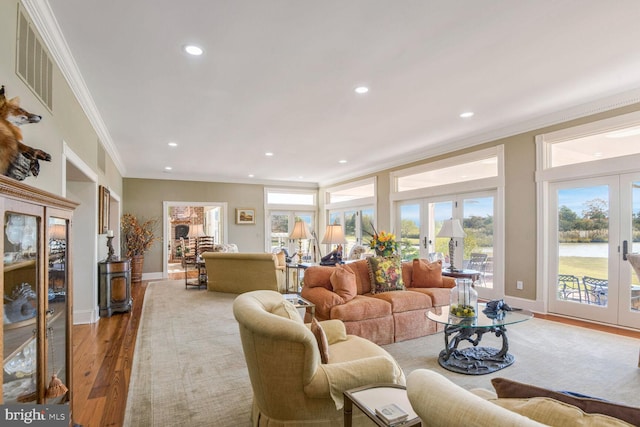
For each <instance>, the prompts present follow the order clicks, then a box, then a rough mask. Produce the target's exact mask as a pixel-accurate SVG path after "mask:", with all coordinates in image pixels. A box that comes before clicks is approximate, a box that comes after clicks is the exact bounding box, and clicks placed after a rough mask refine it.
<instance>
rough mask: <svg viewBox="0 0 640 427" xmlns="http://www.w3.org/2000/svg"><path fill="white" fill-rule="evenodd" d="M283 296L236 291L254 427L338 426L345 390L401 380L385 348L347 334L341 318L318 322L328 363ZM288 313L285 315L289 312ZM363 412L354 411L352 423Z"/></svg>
mask: <svg viewBox="0 0 640 427" xmlns="http://www.w3.org/2000/svg"><path fill="white" fill-rule="evenodd" d="M287 304H291V303H289V302H285V301H284V298H283V297H282V295H280V294H279V293H277V292H273V291H253V292H247V293H244V294H242V295H239V296H238V297H237V298H236V300H235V301H234V303H233V314H234V316H235V318H236V320H237V321H238V323H239V326H240V337H241V340H242V348H243V351H244V355H245V360H246V362H247V369H248V371H249V378H250V379H251V386H252V388H253V410H252V424H253V425H254V426H269V427H277V426H292V425H305V426H327V427H329V426H338V425H342V423H343V413H342V406H343V400H342V399H343V395H342V393H343V392H344V391H345V390H348V389H351V388H355V387H359V386H362V385H366V384H371V383H396V384H404V383H405V377H404V374H403V372H402V370H401V368H400V366H399V365H398V364H397V363H396V361H395V360H394V359H393V357H392V356H391V355H389V353H387V352H386V351H385V350H384V349H382V348H381V347H379V346H377V345H376V344H374V343H372V342H371V341H368V340H366V339H364V338H360V337H357V336H353V335H347V334H346V331H345V328H344V324H343V323H342V322H341V321H339V320H328V321H324V322H320V324H321V325H322V328H323V330H324V331H325V333H326V335H327V339H328V343H329V349H328V353H329V359H328V363H327V364H322V363H321V358H320V350H319V348H318V343H317V341H316V338H315V336H314V334H313V333H312V332H311V330H310V328H309V325H305V324H303V323H302V318H301V317H300V316H299V314H298V313H295V312H294V315H293V316H292V315H291V314H290V313H291V310H287V309H286V308H284V307H285V306H286V305H287ZM287 313H288V314H287ZM363 423H364V416H363V415H362V414H361V413H359V412H358V411H354V425H360V424H363Z"/></svg>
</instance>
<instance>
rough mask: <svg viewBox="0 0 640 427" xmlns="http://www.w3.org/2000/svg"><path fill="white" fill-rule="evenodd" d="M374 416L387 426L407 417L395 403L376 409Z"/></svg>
mask: <svg viewBox="0 0 640 427" xmlns="http://www.w3.org/2000/svg"><path fill="white" fill-rule="evenodd" d="M376 415H377V416H378V417H380V418H381V419H382V421H384V422H385V423H387V424H389V425H391V424H396V423H399V422H401V421H404V420H406V419H407V418H408V417H409V414H408V413H407V412H405V410H404V409H402V408H401V407H399V406H398V405H396V404H395V403H390V404H388V405H384V406H380V407H378V408H376Z"/></svg>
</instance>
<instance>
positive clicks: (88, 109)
mask: <svg viewBox="0 0 640 427" xmlns="http://www.w3.org/2000/svg"><path fill="white" fill-rule="evenodd" d="M20 1H21V3H22V6H23V7H24V9H25V11H26V12H27V13H28V14H29V17H30V18H31V21H32V22H33V25H34V26H35V27H36V29H37V30H38V33H39V34H40V37H41V38H42V40H43V42H44V44H45V45H46V46H47V49H48V50H49V52H50V53H51V56H52V57H53V60H54V61H55V63H56V65H57V66H58V68H60V71H61V73H62V75H63V76H64V78H65V80H66V81H67V83H68V84H69V86H70V87H71V91H72V92H73V94H74V95H75V96H76V98H77V100H78V102H79V103H80V106H81V107H82V109H83V111H84V112H85V114H86V115H87V118H88V119H89V122H90V123H91V125H92V126H93V129H94V130H95V132H96V134H97V135H98V139H99V140H100V142H101V143H102V145H103V146H104V148H105V150H106V151H107V153H109V156H111V159H112V160H113V163H114V164H115V166H116V168H117V169H118V172H120V175H121V176H125V174H126V168H125V165H124V163H123V161H122V158H121V157H120V153H119V152H118V150H117V149H116V147H115V145H114V143H113V139H112V138H111V135H110V134H109V130H108V129H107V126H106V125H105V123H104V121H103V120H102V116H101V115H100V112H99V111H98V107H97V106H96V104H95V102H94V101H93V97H92V96H91V93H90V92H89V89H88V88H87V85H86V84H85V82H84V78H83V77H82V74H81V73H80V70H79V69H78V65H77V64H76V61H75V59H74V58H73V55H72V54H71V50H70V49H69V45H67V41H66V40H65V38H64V36H63V35H62V31H61V30H60V26H59V25H58V21H57V20H56V18H55V16H54V14H53V11H52V10H51V6H50V5H49V1H48V0H40V1H38V0H20Z"/></svg>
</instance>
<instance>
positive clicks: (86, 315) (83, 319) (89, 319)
mask: <svg viewBox="0 0 640 427" xmlns="http://www.w3.org/2000/svg"><path fill="white" fill-rule="evenodd" d="M99 319H100V311H99V309H98V307H96V308H94V309H93V310H79V311H77V310H74V312H73V324H74V325H87V324H91V323H96V322H97V321H98V320H99Z"/></svg>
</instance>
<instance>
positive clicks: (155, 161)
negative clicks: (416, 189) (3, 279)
mask: <svg viewBox="0 0 640 427" xmlns="http://www.w3.org/2000/svg"><path fill="white" fill-rule="evenodd" d="M25 4H26V6H27V9H28V10H29V12H30V13H31V14H32V15H34V16H35V18H34V21H35V22H36V25H37V26H38V27H39V29H40V30H41V32H43V33H44V34H45V35H44V38H45V41H46V42H47V44H49V45H50V48H51V50H52V52H53V54H54V56H55V57H56V58H57V60H58V61H62V62H66V65H64V64H63V72H64V73H65V75H66V76H67V77H68V78H69V79H70V81H71V82H72V87H73V88H74V90H75V91H76V93H77V94H78V95H79V96H80V98H81V104H82V105H83V107H84V108H85V111H87V112H88V114H89V116H90V118H91V120H92V122H93V123H94V126H96V128H97V129H98V135H99V136H100V138H101V139H102V140H103V142H104V144H105V146H106V147H107V150H108V151H109V152H110V154H111V155H112V156H113V157H114V159H115V161H116V164H117V165H118V166H119V167H120V169H121V172H122V173H123V175H124V176H126V177H137V178H157V179H179V180H203V181H226V182H273V181H294V182H303V183H314V184H315V183H325V184H326V183H331V182H336V181H339V180H344V179H345V178H349V177H354V176H359V175H362V174H363V173H367V172H371V171H375V170H380V169H382V168H385V167H388V166H393V165H399V164H403V163H406V162H408V161H411V160H417V159H420V158H424V157H426V156H429V155H433V154H439V153H443V152H447V151H451V150H453V149H456V148H461V147H464V146H468V145H471V144H475V143H479V142H483V141H487V140H490V139H495V138H498V137H502V136H507V135H512V134H515V133H519V132H522V131H526V130H531V129H536V128H539V127H541V126H544V125H547V124H552V123H557V122H561V121H566V120H568V119H571V118H574V117H579V116H583V115H587V114H592V113H594V112H598V111H604V110H607V109H611V108H614V107H617V106H621V105H625V104H629V103H632V102H638V101H640V49H639V47H638V41H639V40H640V25H638V22H640V1H638V0H617V1H616V2H615V3H611V2H607V1H603V0H564V1H560V0H519V1H513V0H458V1H450V0H441V1H434V0H414V1H408V0H401V1H389V0H387V1H382V0H346V1H345V0H323V1H311V0H227V1H219V0H189V1H175V0H155V1H142V0H109V1H104V0H59V1H52V0H49V3H46V1H44V0H25ZM47 4H48V7H47ZM49 8H50V9H49ZM56 22H57V25H56ZM57 26H59V28H57ZM60 29H61V34H62V37H63V38H61V37H59V34H58V32H57V30H60ZM65 41H66V46H65ZM188 43H195V44H198V45H200V46H202V47H203V48H204V50H205V53H204V55H202V56H200V57H189V56H188V55H186V54H185V53H184V52H183V51H182V50H181V49H182V47H183V46H184V45H185V44H188ZM66 49H68V51H67V50H66ZM73 62H75V64H73ZM74 65H75V66H77V69H76V68H74ZM76 71H79V73H77V72H76ZM80 77H81V78H80ZM74 78H75V80H74ZM359 85H366V86H368V87H369V88H370V91H369V93H367V94H365V95H358V94H356V93H354V90H353V89H354V88H355V87H356V86H359ZM54 95H55V93H54ZM54 102H55V99H54ZM54 108H55V106H54ZM465 111H474V112H475V116H474V117H472V118H470V119H461V118H460V117H459V114H460V113H462V112H465ZM54 114H55V111H54ZM170 141H174V142H177V143H178V144H179V146H178V147H177V148H170V147H169V146H168V145H167V144H168V142H170ZM267 151H271V152H273V153H274V156H273V157H270V158H266V157H265V155H264V153H265V152H267ZM340 159H346V160H347V161H348V162H347V163H346V164H339V163H338V160H340ZM165 166H171V167H172V168H173V170H172V171H171V172H170V173H167V172H164V171H163V168H164V167H165ZM249 174H254V175H255V177H254V178H248V175H249Z"/></svg>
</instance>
